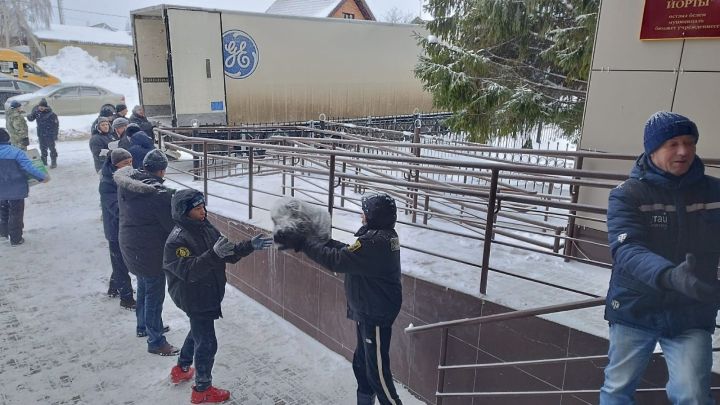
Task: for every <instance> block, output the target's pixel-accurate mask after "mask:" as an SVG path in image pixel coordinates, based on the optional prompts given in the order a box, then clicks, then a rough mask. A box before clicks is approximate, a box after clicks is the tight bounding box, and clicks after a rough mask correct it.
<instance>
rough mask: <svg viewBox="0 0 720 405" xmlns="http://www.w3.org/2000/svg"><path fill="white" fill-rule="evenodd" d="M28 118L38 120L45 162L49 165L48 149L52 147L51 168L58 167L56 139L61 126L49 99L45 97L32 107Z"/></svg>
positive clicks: (39, 137)
mask: <svg viewBox="0 0 720 405" xmlns="http://www.w3.org/2000/svg"><path fill="white" fill-rule="evenodd" d="M27 119H28V121H35V120H37V136H38V143H39V144H40V156H41V159H42V161H43V163H44V164H45V165H46V166H47V158H48V149H50V168H51V169H54V168H56V167H57V156H58V153H57V150H56V149H55V141H57V137H58V128H59V127H60V122H59V121H58V117H57V115H56V114H55V113H54V112H53V110H52V108H50V107H48V103H47V101H46V100H45V99H44V98H43V99H41V100H40V102H39V103H38V105H36V106H35V107H34V108H33V109H32V112H30V114H29V115H28V116H27Z"/></svg>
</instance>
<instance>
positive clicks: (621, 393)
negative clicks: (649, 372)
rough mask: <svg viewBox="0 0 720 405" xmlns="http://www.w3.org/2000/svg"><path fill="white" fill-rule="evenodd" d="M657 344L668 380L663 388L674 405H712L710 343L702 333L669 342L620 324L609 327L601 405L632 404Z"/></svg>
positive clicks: (685, 334) (690, 332)
mask: <svg viewBox="0 0 720 405" xmlns="http://www.w3.org/2000/svg"><path fill="white" fill-rule="evenodd" d="M658 342H659V343H660V347H661V348H662V351H663V355H664V357H665V362H666V363H667V368H668V373H669V375H670V378H669V380H668V383H667V385H666V386H665V388H666V389H667V396H668V399H670V402H672V403H673V404H676V405H706V404H714V403H715V401H714V400H713V399H712V396H711V392H710V377H711V369H712V339H711V334H710V332H708V331H706V330H702V329H690V330H686V331H685V332H683V333H682V334H680V335H678V336H675V337H672V338H668V337H662V336H660V335H659V334H658V333H655V332H649V331H645V330H641V329H636V328H632V327H629V326H625V325H620V324H612V325H610V349H609V351H608V357H609V360H610V362H609V363H608V365H607V367H605V383H604V384H603V387H602V389H601V390H600V404H601V405H616V404H618V405H619V404H622V405H627V404H634V403H635V398H634V397H635V389H636V388H637V386H638V384H639V383H640V379H641V378H642V377H643V374H645V369H646V368H647V365H648V362H649V360H650V357H651V356H652V353H653V350H654V349H655V345H656V343H658Z"/></svg>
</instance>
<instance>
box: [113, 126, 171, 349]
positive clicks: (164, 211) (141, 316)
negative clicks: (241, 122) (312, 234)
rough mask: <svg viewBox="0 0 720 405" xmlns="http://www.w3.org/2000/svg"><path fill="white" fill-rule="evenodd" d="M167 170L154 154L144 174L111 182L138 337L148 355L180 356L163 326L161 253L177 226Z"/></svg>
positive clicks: (123, 172)
mask: <svg viewBox="0 0 720 405" xmlns="http://www.w3.org/2000/svg"><path fill="white" fill-rule="evenodd" d="M118 119H119V118H118ZM167 165H168V161H167V158H166V157H165V154H164V153H162V152H161V151H159V150H154V151H152V152H151V153H148V154H147V156H145V160H143V169H142V170H134V169H133V168H132V167H124V168H122V169H120V170H118V171H117V172H115V175H114V176H113V179H114V180H115V183H116V184H117V185H118V205H119V208H120V232H119V241H120V250H121V251H122V255H123V259H124V260H125V264H127V266H128V270H130V272H131V273H133V274H135V275H136V276H137V306H136V308H135V314H136V315H137V335H138V336H139V337H141V336H145V334H147V343H148V352H150V353H153V354H159V355H162V356H176V355H177V354H178V353H179V352H180V351H179V350H178V349H177V348H176V347H174V346H172V345H171V344H169V343H168V342H167V340H165V336H163V323H162V307H163V301H164V300H165V273H164V272H163V248H164V247H165V240H167V237H168V235H169V234H170V231H171V230H172V228H173V226H175V223H174V222H173V220H172V216H171V212H170V199H171V198H172V190H171V189H169V188H167V187H165V186H164V185H163V181H164V180H163V177H164V176H165V169H166V168H167Z"/></svg>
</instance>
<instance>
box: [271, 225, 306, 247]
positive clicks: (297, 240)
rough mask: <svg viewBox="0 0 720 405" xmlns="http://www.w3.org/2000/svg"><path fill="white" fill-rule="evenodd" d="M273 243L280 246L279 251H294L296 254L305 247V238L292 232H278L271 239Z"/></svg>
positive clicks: (284, 230)
mask: <svg viewBox="0 0 720 405" xmlns="http://www.w3.org/2000/svg"><path fill="white" fill-rule="evenodd" d="M273 239H274V240H275V243H277V244H278V245H280V247H279V249H280V250H283V249H295V251H296V252H299V251H300V250H302V248H303V246H305V237H304V236H303V235H302V234H300V233H299V232H296V231H293V230H286V229H283V230H280V231H277V232H275V235H274V237H273Z"/></svg>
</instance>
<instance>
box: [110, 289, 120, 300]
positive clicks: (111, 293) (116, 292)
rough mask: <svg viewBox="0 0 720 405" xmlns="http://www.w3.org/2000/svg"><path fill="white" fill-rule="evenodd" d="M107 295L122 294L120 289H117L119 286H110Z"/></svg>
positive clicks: (111, 296)
mask: <svg viewBox="0 0 720 405" xmlns="http://www.w3.org/2000/svg"><path fill="white" fill-rule="evenodd" d="M107 295H108V297H109V298H117V297H118V296H119V295H120V291H118V290H117V288H112V287H109V288H108V292H107Z"/></svg>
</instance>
